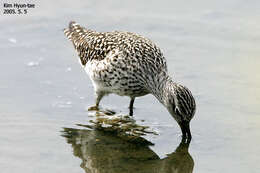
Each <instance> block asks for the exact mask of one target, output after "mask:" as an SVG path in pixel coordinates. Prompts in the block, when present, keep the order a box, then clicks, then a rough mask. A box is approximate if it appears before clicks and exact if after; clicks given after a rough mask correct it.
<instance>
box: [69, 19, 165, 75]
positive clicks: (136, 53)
mask: <svg viewBox="0 0 260 173" xmlns="http://www.w3.org/2000/svg"><path fill="white" fill-rule="evenodd" d="M64 33H65V34H66V36H67V37H68V38H69V39H70V40H71V41H72V43H73V45H74V47H75V49H76V50H77V52H78V54H79V57H80V61H81V64H82V65H83V66H84V65H86V63H87V62H88V61H92V60H103V59H105V58H106V57H107V55H108V54H109V53H111V51H115V50H117V51H120V52H122V53H123V54H124V56H125V58H132V59H135V60H136V61H139V62H140V63H141V65H142V64H143V65H148V67H147V68H151V70H153V71H157V70H161V69H164V70H167V67H166V61H165V58H164V57H163V55H162V52H161V50H160V48H159V47H157V46H156V45H155V44H154V43H153V42H152V41H151V40H149V39H147V38H145V37H143V36H141V35H138V34H135V33H131V32H122V31H113V32H96V31H92V30H89V29H86V28H84V27H81V26H80V25H79V24H77V23H75V22H70V24H69V28H68V29H65V30H64Z"/></svg>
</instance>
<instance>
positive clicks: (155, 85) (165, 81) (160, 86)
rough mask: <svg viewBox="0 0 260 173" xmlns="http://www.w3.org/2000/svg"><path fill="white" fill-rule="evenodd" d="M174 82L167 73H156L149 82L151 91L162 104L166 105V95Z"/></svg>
mask: <svg viewBox="0 0 260 173" xmlns="http://www.w3.org/2000/svg"><path fill="white" fill-rule="evenodd" d="M174 84H175V83H174V82H173V80H172V78H171V77H170V76H169V75H168V74H167V75H161V76H160V75H158V76H156V78H155V79H154V80H153V81H152V82H151V85H152V86H151V87H150V91H151V93H152V94H153V95H154V96H155V97H156V98H157V99H158V100H159V101H160V102H161V103H162V104H163V105H165V106H166V105H167V100H168V95H169V94H170V91H171V89H172V86H173V85H174Z"/></svg>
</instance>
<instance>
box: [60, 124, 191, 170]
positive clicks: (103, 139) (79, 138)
mask: <svg viewBox="0 0 260 173" xmlns="http://www.w3.org/2000/svg"><path fill="white" fill-rule="evenodd" d="M98 121H99V120H98V119H97V120H96V121H95V122H94V123H92V124H91V125H81V126H85V127H87V128H88V129H75V128H64V131H63V132H62V136H64V137H65V138H66V139H67V142H68V143H69V144H71V145H72V148H73V154H74V156H76V157H79V158H80V159H81V160H82V163H81V165H80V166H81V168H83V169H84V170H85V172H86V173H130V172H131V173H133V172H134V173H146V172H147V173H191V172H192V171H193V167H194V161H193V159H192V157H191V155H190V154H189V152H188V147H189V142H186V141H182V142H181V143H180V144H179V146H178V147H177V148H176V150H175V151H174V152H173V153H171V154H168V155H167V157H165V158H163V159H160V158H159V157H158V155H157V154H156V153H155V152H153V151H152V150H151V149H150V147H149V146H150V145H152V143H151V142H149V141H147V140H146V139H144V138H143V137H142V135H140V134H143V133H145V132H142V133H140V134H137V135H136V134H135V133H132V134H131V133H128V132H129V129H128V130H119V129H120V128H118V127H119V126H121V125H122V124H121V122H120V121H119V120H116V121H114V122H113V121H108V122H113V123H114V124H113V126H115V127H113V126H105V127H103V126H102V124H103V123H104V122H103V121H105V120H104V119H102V122H103V123H101V122H100V124H99V123H98ZM125 122H126V123H128V124H131V123H130V120H129V121H125ZM116 123H118V124H117V125H116ZM120 124H121V125H120ZM134 124H135V122H132V125H130V126H129V128H132V127H134V128H136V127H138V128H137V129H139V130H140V129H141V130H142V128H140V126H138V125H136V126H135V125H134ZM125 128H127V127H125ZM143 129H146V128H143ZM144 131H145V130H144ZM148 132H149V131H148ZM120 133H121V134H120ZM123 133H125V134H123Z"/></svg>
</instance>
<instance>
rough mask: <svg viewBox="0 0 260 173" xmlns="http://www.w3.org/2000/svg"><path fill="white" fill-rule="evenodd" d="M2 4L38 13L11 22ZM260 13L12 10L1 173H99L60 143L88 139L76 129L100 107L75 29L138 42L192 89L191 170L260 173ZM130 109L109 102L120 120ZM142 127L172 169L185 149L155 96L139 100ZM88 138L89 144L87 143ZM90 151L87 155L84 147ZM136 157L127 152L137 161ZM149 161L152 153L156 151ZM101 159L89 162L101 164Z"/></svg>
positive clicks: (3, 79) (257, 4) (2, 98)
mask: <svg viewBox="0 0 260 173" xmlns="http://www.w3.org/2000/svg"><path fill="white" fill-rule="evenodd" d="M3 3H11V4H12V3H33V4H35V8H34V9H28V13H27V14H20V15H18V14H15V15H14V14H3V11H4V9H5V8H4V7H3ZM259 8H260V1H256V0H249V1H244V0H229V1H224V0H211V1H206V0H196V1H193V0H192V1H186V0H184V1H177V0H174V1H170V0H165V1H156V0H151V1H138V0H132V1H119V0H107V1H101V0H86V1H79V0H74V1H71V2H69V1H61V0H57V1H50V0H41V1H32V0H28V1H27V0H19V1H14V0H8V1H7V0H3V1H2V2H1V8H0V9H1V18H0V24H1V27H0V33H1V34H0V52H1V54H0V57H1V61H0V131H1V135H0V145H1V148H0V155H1V158H0V169H1V172H4V173H11V172H18V171H19V172H26V173H32V172H37V173H41V172H42V173H43V172H44V173H45V172H72V171H73V172H84V171H85V172H88V171H89V172H91V171H92V172H94V170H95V169H94V168H92V169H90V168H89V169H82V168H84V167H86V165H85V166H82V165H83V164H84V163H85V162H84V159H83V158H84V157H83V156H82V155H81V156H82V157H79V156H78V155H77V154H75V150H76V149H75V147H71V146H70V145H69V144H68V143H73V142H71V141H70V142H68V141H67V140H66V139H65V138H64V137H62V136H61V135H62V132H61V131H63V127H66V128H71V129H74V130H72V131H75V129H81V130H82V127H78V126H76V124H78V123H79V124H88V123H89V120H90V119H91V118H93V117H92V116H93V115H92V114H91V113H89V112H87V107H89V106H91V105H93V103H94V93H93V87H92V84H91V82H90V80H89V78H88V77H87V75H86V74H85V72H84V70H83V69H82V68H81V66H80V65H79V63H78V59H77V54H76V52H75V50H74V48H73V46H72V44H71V43H70V42H69V41H68V40H67V39H66V37H65V36H64V34H63V29H64V28H66V27H67V26H68V23H69V22H70V21H71V20H74V21H76V22H78V23H80V24H81V25H82V26H85V27H87V28H89V29H92V30H96V31H113V30H123V31H130V32H135V33H138V34H141V35H143V36H145V37H148V38H150V39H151V40H153V41H154V42H155V43H156V44H157V45H158V46H159V47H160V48H161V49H162V51H163V53H164V56H165V57H166V59H167V63H168V69H169V73H170V74H171V76H172V77H173V79H175V80H176V81H178V82H179V83H182V84H184V85H186V86H187V87H188V88H189V89H191V91H192V92H193V93H194V95H195V98H196V102H197V112H196V115H195V117H194V119H193V120H192V122H191V131H192V134H193V139H192V141H191V144H190V146H189V155H190V156H188V159H189V161H190V157H192V159H193V162H189V163H191V164H193V165H194V168H193V172H200V173H208V172H211V173H219V172H223V173H224V172H236V173H240V172H241V173H242V172H243V173H244V172H250V173H257V172H258V171H259V169H260V166H259V161H260V148H259V145H260V133H259V126H260V109H259V103H260V75H259V73H260V68H259V67H260V57H259V55H260V49H259V45H260V24H259V21H260V11H259ZM128 104H129V98H127V97H119V96H115V95H110V96H109V97H106V98H105V99H104V100H102V102H101V105H102V106H103V107H104V108H108V109H112V110H114V111H115V112H117V114H127V113H128ZM134 118H135V120H136V121H137V123H140V124H141V125H146V126H149V127H150V128H151V129H152V130H154V131H156V132H157V133H158V134H159V135H146V136H145V137H143V138H145V139H146V140H148V141H150V142H152V143H153V144H154V145H153V146H149V149H148V150H149V153H150V151H152V152H153V154H152V155H153V156H154V155H155V156H156V157H153V158H155V159H157V160H158V159H161V160H163V159H167V158H168V155H167V154H170V153H173V152H174V151H175V150H176V148H178V146H179V145H180V142H181V132H180V129H179V127H178V126H177V124H176V122H175V121H174V120H173V118H172V117H171V116H170V114H169V113H168V112H167V110H166V109H165V108H164V107H163V106H162V105H161V104H160V103H159V102H158V101H157V100H156V99H155V98H154V97H153V96H151V95H149V96H145V97H141V98H139V99H137V100H136V102H135V110H134ZM94 132H95V130H94ZM78 133H81V131H77V134H78ZM86 133H87V134H85V132H84V135H81V136H85V137H81V138H83V139H85V141H88V139H89V138H88V136H89V135H88V132H86ZM95 134H96V133H95ZM72 136H73V135H72ZM78 136H80V135H78ZM90 136H91V135H90ZM97 136H98V138H97V139H99V138H102V137H100V135H99V134H98V135H96V136H94V137H92V139H93V138H94V139H96V137H97ZM101 136H102V135H101ZM103 136H104V135H103ZM71 138H72V137H71ZM102 139H103V138H102ZM105 139H107V136H106V138H105ZM108 139H109V140H110V139H113V137H108ZM73 140H74V138H73ZM75 140H76V137H75ZM115 140H117V139H115ZM104 141H105V140H104ZM120 142H121V141H120ZM120 142H119V143H120ZM81 146H82V148H81V149H82V150H84V148H83V147H84V145H81ZM85 147H86V146H85ZM127 147H129V145H126V147H124V150H128V149H129V150H130V151H131V147H130V148H127ZM73 148H74V149H73ZM87 149H89V148H88V147H86V150H87ZM90 149H91V148H90ZM120 151H123V150H120ZM138 151H139V150H138ZM140 151H142V152H143V151H147V147H144V148H143V149H142V148H141V149H140ZM83 153H84V152H83ZM100 154H103V153H102V152H101V153H100ZM100 154H99V153H96V155H95V154H94V156H93V155H92V154H90V155H89V157H95V158H100V157H99V156H100ZM148 158H149V157H148ZM173 158H175V156H174V157H173ZM88 159H91V158H88ZM88 159H86V160H88ZM116 159H118V158H116ZM119 159H120V158H119ZM173 160H174V159H173ZM175 160H176V159H175ZM100 163H103V162H100ZM163 163H164V162H163ZM174 164H175V165H177V166H178V165H179V164H181V162H180V163H178V162H175V161H171V164H170V165H174ZM153 165H156V163H155V164H150V163H149V164H148V166H147V167H145V168H143V169H147V170H149V169H154V170H155V168H154V166H153ZM100 166H102V165H99V166H98V167H100ZM115 167H116V166H115V165H113V164H112V163H111V167H110V168H106V169H110V172H116V171H113V170H114V169H113V168H115ZM163 170H166V169H163ZM191 170H192V169H188V170H186V171H187V172H188V171H191ZM98 171H99V172H102V171H100V170H98ZM108 172H109V171H108ZM136 172H138V171H136ZM158 172H160V171H159V170H158ZM166 172H167V171H166ZM168 172H174V169H172V171H171V170H169V171H168ZM184 172H185V171H184Z"/></svg>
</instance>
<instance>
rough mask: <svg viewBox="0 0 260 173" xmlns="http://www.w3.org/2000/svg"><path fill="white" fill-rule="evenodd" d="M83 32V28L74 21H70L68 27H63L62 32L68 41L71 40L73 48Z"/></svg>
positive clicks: (80, 39)
mask: <svg viewBox="0 0 260 173" xmlns="http://www.w3.org/2000/svg"><path fill="white" fill-rule="evenodd" d="M85 33H86V30H85V28H83V27H81V26H80V25H79V24H78V23H76V22H74V21H71V22H70V23H69V27H68V28H66V29H64V34H65V35H66V36H67V38H68V39H69V40H70V41H72V43H73V45H74V47H75V48H76V47H77V45H78V44H79V42H80V41H82V39H83V38H82V37H83V36H84V34H85Z"/></svg>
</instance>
